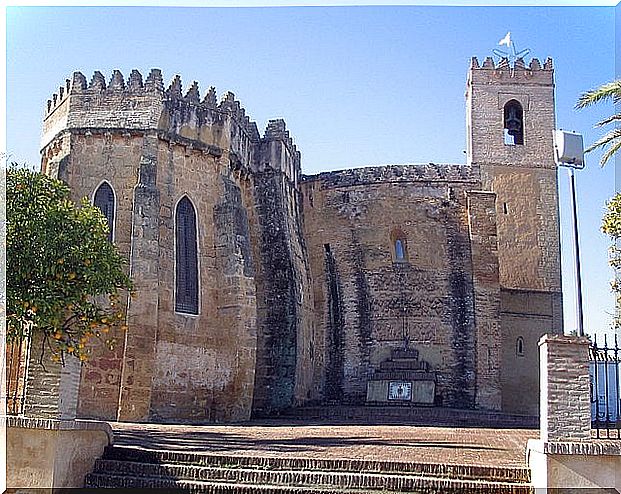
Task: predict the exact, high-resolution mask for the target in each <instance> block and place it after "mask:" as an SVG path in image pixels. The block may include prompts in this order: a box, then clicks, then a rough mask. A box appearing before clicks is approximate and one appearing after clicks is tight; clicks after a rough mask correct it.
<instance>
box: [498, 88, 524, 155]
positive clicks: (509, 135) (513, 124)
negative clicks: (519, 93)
mask: <svg viewBox="0 0 621 494" xmlns="http://www.w3.org/2000/svg"><path fill="white" fill-rule="evenodd" d="M503 122H504V132H505V144H509V145H515V144H524V110H523V109H522V105H520V103H519V102H518V101H516V100H514V99H512V100H510V101H507V103H506V104H505V108H504V120H503Z"/></svg>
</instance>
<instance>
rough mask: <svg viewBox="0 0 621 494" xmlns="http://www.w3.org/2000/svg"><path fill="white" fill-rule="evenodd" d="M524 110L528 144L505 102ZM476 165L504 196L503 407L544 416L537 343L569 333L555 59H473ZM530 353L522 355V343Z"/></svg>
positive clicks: (500, 228)
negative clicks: (508, 123)
mask: <svg viewBox="0 0 621 494" xmlns="http://www.w3.org/2000/svg"><path fill="white" fill-rule="evenodd" d="M509 100H516V101H518V102H519V103H520V104H521V106H522V108H523V127H524V143H523V144H521V145H520V144H516V145H510V144H505V141H504V125H503V119H504V105H505V104H506V103H507V102H508V101H509ZM466 113H467V122H466V126H467V135H468V141H467V145H468V146H467V148H468V162H469V163H472V164H473V165H478V166H479V167H480V169H481V180H482V183H483V187H484V188H485V189H486V190H490V191H493V192H494V193H495V194H496V218H497V242H498V264H499V272H500V286H501V293H502V296H501V308H500V311H501V328H502V329H501V335H502V336H501V340H502V360H501V365H502V368H503V369H506V372H505V373H504V374H503V376H502V408H503V410H506V411H510V412H517V413H529V414H536V413H537V409H538V382H539V381H538V379H539V378H538V366H537V365H536V361H537V353H538V352H537V342H538V340H539V338H540V337H541V335H542V334H544V333H561V332H562V307H561V304H562V296H561V277H560V273H561V267H560V233H559V213H558V184H557V175H556V174H557V171H556V164H555V163H554V155H553V152H554V148H553V139H552V133H553V130H554V128H555V117H554V71H553V68H552V61H551V60H550V59H548V60H546V62H545V63H544V64H543V66H542V65H541V64H540V62H539V61H538V60H537V59H533V60H532V61H531V63H530V64H529V66H525V65H524V63H523V62H521V61H519V60H518V61H517V62H515V64H514V66H513V67H510V66H509V65H508V63H507V62H506V61H502V62H501V63H499V64H497V65H495V64H494V63H493V61H492V60H491V59H490V58H488V59H486V60H485V62H484V63H483V64H482V65H481V66H479V62H478V60H477V59H476V58H475V59H473V60H472V65H471V69H470V71H469V74H468V85H467V93H466ZM518 339H520V340H521V341H522V347H523V352H521V353H520V354H518V353H519V352H517V341H518Z"/></svg>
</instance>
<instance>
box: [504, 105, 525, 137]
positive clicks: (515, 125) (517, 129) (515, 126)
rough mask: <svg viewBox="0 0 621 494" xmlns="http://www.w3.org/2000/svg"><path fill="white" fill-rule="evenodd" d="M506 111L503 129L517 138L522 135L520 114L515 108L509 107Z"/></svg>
mask: <svg viewBox="0 0 621 494" xmlns="http://www.w3.org/2000/svg"><path fill="white" fill-rule="evenodd" d="M507 110H508V111H507V116H506V118H505V128H506V129H507V132H508V133H509V135H512V136H517V135H519V134H521V133H522V118H521V115H520V112H519V110H518V109H517V108H516V107H515V106H510V107H509V108H507Z"/></svg>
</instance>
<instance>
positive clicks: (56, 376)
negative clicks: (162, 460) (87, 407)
mask: <svg viewBox="0 0 621 494" xmlns="http://www.w3.org/2000/svg"><path fill="white" fill-rule="evenodd" d="M42 341H43V339H42V337H41V335H39V334H36V333H35V335H34V336H33V337H32V341H31V342H30V344H31V345H32V346H31V351H30V360H29V361H28V377H27V380H26V395H25V399H24V415H25V416H26V417H33V418H45V419H60V420H73V419H75V418H76V414H77V408H78V387H79V384H80V372H81V368H82V365H81V364H80V361H79V360H78V359H77V358H75V357H72V356H70V355H66V356H65V365H62V364H61V363H57V362H52V360H51V359H50V357H49V350H48V351H47V353H46V354H45V355H44V356H43V360H42V363H43V365H41V364H40V363H39V359H40V358H41V352H40V349H41V346H42Z"/></svg>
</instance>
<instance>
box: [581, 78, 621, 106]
mask: <svg viewBox="0 0 621 494" xmlns="http://www.w3.org/2000/svg"><path fill="white" fill-rule="evenodd" d="M611 98H612V101H613V103H619V102H620V101H621V79H619V80H616V81H612V82H608V83H606V84H602V85H601V86H599V87H598V88H595V89H591V90H590V91H587V92H586V93H583V94H582V95H581V96H580V98H578V102H577V103H576V106H575V108H576V109H578V110H579V109H580V108H585V107H587V106H591V105H593V104H595V103H598V102H600V101H604V100H608V99H611Z"/></svg>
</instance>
